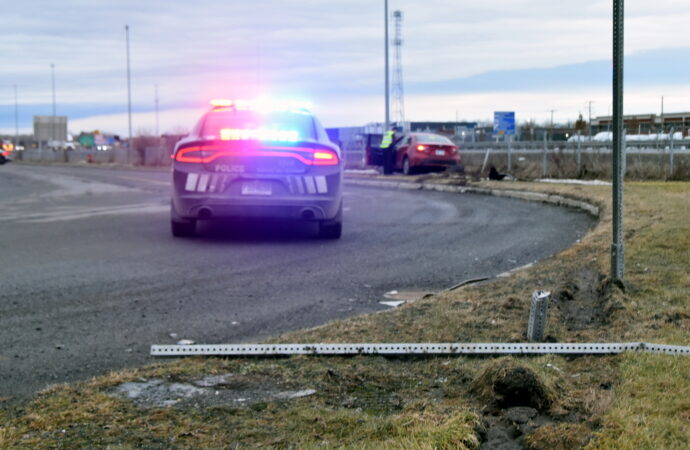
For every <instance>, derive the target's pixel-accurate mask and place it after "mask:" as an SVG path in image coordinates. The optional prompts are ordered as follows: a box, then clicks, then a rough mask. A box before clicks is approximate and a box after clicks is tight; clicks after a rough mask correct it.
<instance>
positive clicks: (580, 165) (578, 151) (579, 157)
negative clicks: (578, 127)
mask: <svg viewBox="0 0 690 450" xmlns="http://www.w3.org/2000/svg"><path fill="white" fill-rule="evenodd" d="M581 145H582V142H580V132H579V131H578V132H577V153H576V157H577V176H578V177H579V176H580V173H581V168H582V153H581V152H582V150H581V148H580V147H581Z"/></svg>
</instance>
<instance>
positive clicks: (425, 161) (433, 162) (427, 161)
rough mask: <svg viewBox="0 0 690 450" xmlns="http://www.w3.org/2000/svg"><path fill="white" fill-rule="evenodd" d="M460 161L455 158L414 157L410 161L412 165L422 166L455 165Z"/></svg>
mask: <svg viewBox="0 0 690 450" xmlns="http://www.w3.org/2000/svg"><path fill="white" fill-rule="evenodd" d="M459 163H460V161H459V160H458V159H456V158H452V159H451V158H433V157H431V158H415V159H414V161H412V165H414V166H424V167H451V166H457V165H458V164H459Z"/></svg>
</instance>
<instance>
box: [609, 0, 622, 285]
mask: <svg viewBox="0 0 690 450" xmlns="http://www.w3.org/2000/svg"><path fill="white" fill-rule="evenodd" d="M624 18H625V15H624V0H613V155H612V157H613V189H612V190H613V236H612V237H613V242H612V243H611V278H612V279H613V280H616V281H619V282H622V281H623V274H624V266H625V265H624V261H625V259H624V254H625V251H624V247H623V177H624V175H625V165H624V164H623V158H624V153H623V150H624V149H623V59H624V57H623V34H624Z"/></svg>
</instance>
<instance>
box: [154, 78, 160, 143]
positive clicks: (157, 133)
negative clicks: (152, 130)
mask: <svg viewBox="0 0 690 450" xmlns="http://www.w3.org/2000/svg"><path fill="white" fill-rule="evenodd" d="M154 86H155V90H156V97H155V100H154V103H155V105H156V137H159V136H160V133H159V132H158V85H157V84H156V85H154Z"/></svg>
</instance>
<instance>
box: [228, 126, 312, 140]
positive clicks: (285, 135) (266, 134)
mask: <svg viewBox="0 0 690 450" xmlns="http://www.w3.org/2000/svg"><path fill="white" fill-rule="evenodd" d="M298 138H299V132H297V131H295V130H271V129H267V128H223V129H221V130H220V139H221V140H222V141H249V140H257V141H271V142H297V140H298Z"/></svg>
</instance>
